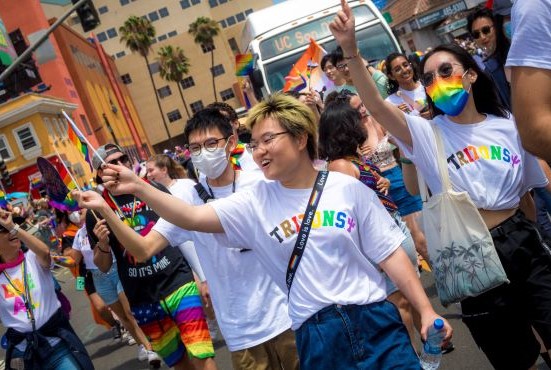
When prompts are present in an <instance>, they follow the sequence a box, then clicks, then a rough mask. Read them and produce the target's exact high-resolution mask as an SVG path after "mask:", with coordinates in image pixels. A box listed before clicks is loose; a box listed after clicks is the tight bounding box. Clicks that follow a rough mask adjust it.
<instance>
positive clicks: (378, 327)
mask: <svg viewBox="0 0 551 370" xmlns="http://www.w3.org/2000/svg"><path fill="white" fill-rule="evenodd" d="M295 336H296V342H297V349H298V355H299V358H300V368H301V370H324V369H327V370H341V369H342V370H350V369H416V370H419V369H421V366H420V364H419V358H418V357H417V355H416V353H415V350H414V349H413V346H412V345H411V342H410V339H409V336H408V332H407V330H406V327H405V326H404V324H403V323H402V319H401V318H400V315H399V313H398V310H397V309H396V307H395V306H394V305H393V304H392V303H390V302H388V301H382V302H376V303H371V304H368V305H364V306H357V305H347V306H341V305H331V306H328V307H325V308H324V309H322V310H320V311H319V312H317V313H316V314H314V315H313V316H312V317H310V318H309V319H308V320H306V321H305V322H304V323H303V324H302V326H301V327H300V328H298V329H297V331H296V332H295Z"/></svg>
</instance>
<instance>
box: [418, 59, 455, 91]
mask: <svg viewBox="0 0 551 370" xmlns="http://www.w3.org/2000/svg"><path fill="white" fill-rule="evenodd" d="M454 65H456V66H460V67H463V66H462V65H461V64H459V63H449V62H445V63H442V64H440V66H438V69H437V71H436V73H437V74H438V76H439V77H440V78H450V77H451V75H452V73H453V66H454ZM434 74H435V73H434V72H427V73H423V74H422V75H421V78H420V79H419V81H421V84H422V85H423V86H425V87H429V86H430V85H432V84H433V83H434V78H435V76H434Z"/></svg>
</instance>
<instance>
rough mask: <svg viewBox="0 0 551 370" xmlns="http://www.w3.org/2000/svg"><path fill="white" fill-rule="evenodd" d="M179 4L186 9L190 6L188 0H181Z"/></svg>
mask: <svg viewBox="0 0 551 370" xmlns="http://www.w3.org/2000/svg"><path fill="white" fill-rule="evenodd" d="M180 6H181V7H182V9H187V8H189V7H190V6H191V4H190V3H189V0H182V1H180Z"/></svg>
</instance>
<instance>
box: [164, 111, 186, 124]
mask: <svg viewBox="0 0 551 370" xmlns="http://www.w3.org/2000/svg"><path fill="white" fill-rule="evenodd" d="M166 116H167V118H168V122H174V121H178V120H179V119H182V115H181V114H180V111H179V110H178V109H176V110H173V111H172V112H168V113H167V114H166Z"/></svg>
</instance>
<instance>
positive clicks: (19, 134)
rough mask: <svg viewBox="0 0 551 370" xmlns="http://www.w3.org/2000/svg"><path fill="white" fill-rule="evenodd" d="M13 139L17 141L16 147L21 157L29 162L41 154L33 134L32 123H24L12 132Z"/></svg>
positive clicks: (38, 143) (36, 138)
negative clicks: (21, 154)
mask: <svg viewBox="0 0 551 370" xmlns="http://www.w3.org/2000/svg"><path fill="white" fill-rule="evenodd" d="M13 134H14V136H15V139H16V140H17V146H18V147H19V150H20V151H21V153H23V157H25V159H27V160H29V159H31V158H35V157H37V156H38V155H40V153H41V150H40V149H41V146H40V142H39V141H38V137H37V136H36V133H35V132H34V129H33V126H32V123H26V124H24V125H22V126H19V127H18V128H16V129H14V130H13Z"/></svg>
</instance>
